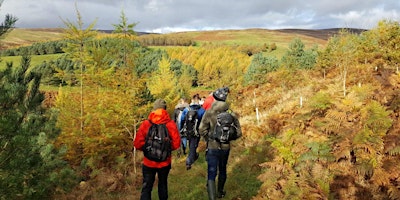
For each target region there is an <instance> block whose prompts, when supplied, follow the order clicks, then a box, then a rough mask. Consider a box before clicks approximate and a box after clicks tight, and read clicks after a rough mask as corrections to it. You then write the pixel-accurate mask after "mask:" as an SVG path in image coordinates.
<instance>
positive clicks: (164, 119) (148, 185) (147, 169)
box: [133, 99, 181, 200]
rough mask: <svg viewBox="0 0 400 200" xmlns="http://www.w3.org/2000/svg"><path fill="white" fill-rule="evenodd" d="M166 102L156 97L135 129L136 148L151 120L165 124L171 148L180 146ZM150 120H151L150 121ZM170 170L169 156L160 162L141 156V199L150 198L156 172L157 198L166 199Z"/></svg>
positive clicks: (141, 143) (138, 146)
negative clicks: (146, 116)
mask: <svg viewBox="0 0 400 200" xmlns="http://www.w3.org/2000/svg"><path fill="white" fill-rule="evenodd" d="M166 108H167V104H166V102H165V100H163V99H157V100H156V101H155V102H154V106H153V111H152V112H151V113H150V114H149V117H148V119H147V120H144V121H143V122H142V123H141V124H140V126H139V129H138V131H137V134H136V138H135V140H134V141H133V145H134V146H135V148H136V149H138V150H143V146H144V144H145V138H146V135H147V132H148V130H149V128H150V126H151V122H152V123H155V124H165V125H166V127H167V129H168V133H169V136H170V138H171V149H172V150H176V149H178V148H179V147H180V144H181V139H180V136H179V132H178V128H177V127H176V124H175V122H174V121H173V120H172V119H171V118H170V116H169V114H168V112H167V110H166ZM150 121H151V122H150ZM171 155H172V154H171ZM170 170H171V156H170V157H168V158H167V160H165V161H162V162H156V161H152V160H149V159H147V158H146V157H143V166H142V173H143V188H142V192H141V196H140V199H141V200H150V199H151V191H152V189H153V184H154V181H155V177H156V174H157V176H158V196H159V199H160V200H161V199H168V174H169V171H170Z"/></svg>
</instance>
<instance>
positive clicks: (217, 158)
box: [199, 101, 242, 200]
mask: <svg viewBox="0 0 400 200" xmlns="http://www.w3.org/2000/svg"><path fill="white" fill-rule="evenodd" d="M221 113H223V114H225V113H230V115H231V117H232V121H233V122H232V126H233V127H234V128H235V132H236V135H235V138H232V140H236V139H238V138H240V137H241V136H242V130H241V127H240V123H239V119H238V116H237V115H236V114H235V113H234V112H232V111H231V110H230V108H229V105H228V104H227V103H226V102H223V101H215V102H214V103H213V104H212V107H211V109H209V110H208V111H206V112H205V114H204V116H203V119H202V120H201V122H200V127H199V132H200V135H201V136H202V137H203V138H204V139H205V141H206V142H207V149H206V161H207V192H208V197H209V199H210V200H213V199H216V197H218V198H222V197H224V196H225V194H226V192H225V190H224V186H225V182H226V179H227V170H226V166H227V164H228V158H229V152H230V148H231V145H230V141H228V142H221V141H218V140H217V139H216V138H215V135H214V133H215V132H216V130H217V129H216V127H217V126H218V125H219V122H218V120H217V118H218V116H219V114H221ZM217 176H218V185H217V186H216V184H215V179H216V177H217Z"/></svg>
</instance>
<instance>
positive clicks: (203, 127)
mask: <svg viewBox="0 0 400 200" xmlns="http://www.w3.org/2000/svg"><path fill="white" fill-rule="evenodd" d="M227 110H229V105H228V104H227V103H226V102H223V101H214V103H213V104H212V106H211V108H210V109H209V110H207V111H206V113H205V114H204V116H203V119H202V120H201V122H200V127H199V132H200V135H201V136H202V137H204V139H205V140H206V142H207V148H208V149H218V148H221V149H229V148H230V144H229V143H227V144H221V143H219V142H217V141H215V140H214V139H212V138H211V137H209V136H210V135H211V134H212V132H213V131H214V128H215V125H216V123H217V115H218V114H219V113H221V112H224V111H227ZM231 114H232V116H233V118H234V119H235V121H234V123H235V127H236V128H237V136H238V138H239V137H241V136H242V130H241V128H240V124H239V120H238V118H237V116H236V115H235V113H233V112H232V113H231Z"/></svg>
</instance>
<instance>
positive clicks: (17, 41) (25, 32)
mask: <svg viewBox="0 0 400 200" xmlns="http://www.w3.org/2000/svg"><path fill="white" fill-rule="evenodd" d="M62 35H63V29H61V28H52V29H45V28H37V29H22V28H16V29H14V30H12V31H11V32H10V33H8V34H7V35H6V36H5V37H4V38H3V39H2V40H1V46H0V49H7V48H15V47H20V46H27V45H31V44H33V43H35V42H48V41H52V40H60V39H62V37H63V36H62Z"/></svg>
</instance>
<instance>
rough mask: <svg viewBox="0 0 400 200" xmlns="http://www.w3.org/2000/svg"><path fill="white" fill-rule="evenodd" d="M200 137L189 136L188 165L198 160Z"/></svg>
mask: <svg viewBox="0 0 400 200" xmlns="http://www.w3.org/2000/svg"><path fill="white" fill-rule="evenodd" d="M199 142H200V137H196V136H189V155H188V157H187V158H186V165H192V164H193V163H194V161H196V160H197V157H198V155H197V147H198V146H199Z"/></svg>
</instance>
